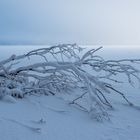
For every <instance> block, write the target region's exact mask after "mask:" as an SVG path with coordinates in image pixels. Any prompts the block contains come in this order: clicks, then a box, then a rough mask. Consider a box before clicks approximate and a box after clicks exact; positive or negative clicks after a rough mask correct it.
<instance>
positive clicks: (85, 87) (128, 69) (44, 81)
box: [0, 44, 140, 120]
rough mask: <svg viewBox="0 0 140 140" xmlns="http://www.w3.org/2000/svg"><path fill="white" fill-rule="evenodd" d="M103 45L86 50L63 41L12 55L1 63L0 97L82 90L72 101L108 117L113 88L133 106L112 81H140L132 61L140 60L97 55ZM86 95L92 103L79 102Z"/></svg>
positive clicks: (86, 109)
mask: <svg viewBox="0 0 140 140" xmlns="http://www.w3.org/2000/svg"><path fill="white" fill-rule="evenodd" d="M101 48H102V47H99V48H97V49H91V50H89V51H87V52H85V51H83V48H81V47H79V46H78V45H76V44H61V45H57V46H52V47H49V48H41V49H37V50H33V51H30V52H28V53H27V54H24V55H19V56H16V55H12V56H11V57H9V58H8V59H6V60H3V61H1V62H0V98H2V97H3V96H5V95H10V96H13V97H17V98H23V97H24V96H25V95H30V94H45V95H55V94H57V93H58V92H62V91H65V92H67V91H72V90H77V89H81V91H82V92H78V95H77V97H76V98H75V99H73V100H72V101H71V104H75V105H78V106H79V107H80V108H82V109H84V110H85V111H87V112H89V114H90V115H91V116H92V117H93V118H96V119H97V120H98V119H102V117H105V118H108V115H107V112H106V109H107V108H112V105H111V103H110V102H109V101H108V99H107V97H106V94H108V93H110V92H111V91H113V92H116V93H117V94H119V95H121V96H122V98H123V99H124V100H125V101H126V102H127V103H128V104H129V105H132V103H131V102H130V101H129V100H128V99H127V98H126V97H125V96H124V94H123V93H122V92H120V91H118V90H117V89H116V88H115V87H114V86H113V84H112V82H114V83H119V81H118V80H117V78H116V77H117V76H118V75H119V74H122V75H126V77H127V79H128V82H129V83H130V84H132V77H134V78H135V79H137V80H138V82H139V81H140V79H139V77H138V75H137V74H138V73H139V71H138V70H137V69H136V68H134V67H133V66H132V65H130V64H129V63H135V62H139V61H140V60H137V59H136V60H131V59H123V60H104V59H103V58H102V57H101V56H98V55H96V52H97V51H98V50H99V49H101ZM80 53H81V54H80ZM32 57H41V58H42V61H39V62H34V61H32ZM24 61H25V62H26V63H24ZM27 61H28V62H29V64H28V63H27ZM22 62H23V63H22ZM19 63H20V64H21V63H22V65H19ZM74 93H75V92H72V94H73V96H75V95H74ZM110 96H111V94H110ZM84 98H86V100H87V104H88V106H84V105H81V104H78V103H77V101H78V100H79V99H81V100H82V99H84Z"/></svg>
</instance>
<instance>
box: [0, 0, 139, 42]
mask: <svg viewBox="0 0 140 140" xmlns="http://www.w3.org/2000/svg"><path fill="white" fill-rule="evenodd" d="M0 42H1V43H6V42H7V43H9V42H15V43H16V42H17V43H46V44H56V43H75V42H76V43H78V44H84V45H85V44H87V45H92V44H96V45H101V44H103V45H140V0H0Z"/></svg>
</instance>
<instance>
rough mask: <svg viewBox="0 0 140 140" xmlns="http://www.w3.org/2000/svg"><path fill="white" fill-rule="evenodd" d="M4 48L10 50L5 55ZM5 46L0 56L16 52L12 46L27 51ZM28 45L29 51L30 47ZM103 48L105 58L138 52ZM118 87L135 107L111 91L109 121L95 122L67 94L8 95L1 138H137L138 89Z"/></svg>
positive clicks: (0, 104)
mask: <svg viewBox="0 0 140 140" xmlns="http://www.w3.org/2000/svg"><path fill="white" fill-rule="evenodd" d="M6 47H7V48H10V49H8V51H7V53H6V55H5V56H4V55H3V54H4V51H6ZM6 47H2V46H1V47H0V50H1V51H0V54H2V55H1V58H2V59H3V58H6V57H8V56H9V55H10V54H12V52H13V53H15V51H14V49H15V50H16V51H17V53H19V52H18V50H20V54H21V52H23V53H24V52H27V49H26V48H24V49H23V46H16V47H15V46H6ZM12 47H13V48H14V49H13V48H12ZM20 47H21V49H20ZM36 47H37V46H36ZM16 48H17V49H16ZM27 48H28V50H31V49H33V46H32V47H31V46H30V47H28V46H27ZM106 49H107V50H106ZM10 50H11V51H10ZM104 50H105V53H103V51H102V54H104V56H105V57H106V58H112V56H113V57H115V58H114V59H116V58H118V59H120V58H123V56H124V58H126V57H131V56H132V57H133V58H138V51H135V53H132V52H133V51H130V50H129V51H130V52H131V54H127V53H126V51H124V54H125V55H124V54H123V51H119V50H121V49H120V48H119V49H116V50H118V51H116V50H114V51H115V52H114V53H113V49H109V48H104ZM109 50H111V51H110V52H109ZM118 56H119V57H118ZM132 57H131V58H132ZM118 88H120V89H122V90H123V91H124V92H125V93H126V96H127V98H128V99H129V100H130V101H131V102H133V103H134V105H135V106H134V107H130V106H128V105H127V104H126V102H125V101H123V99H122V98H121V97H119V96H116V95H115V94H113V93H112V95H111V97H110V101H111V103H112V105H113V106H114V110H108V113H109V115H110V121H103V122H97V121H95V120H93V119H92V118H90V116H89V114H88V113H86V112H84V111H82V110H80V109H78V108H76V107H74V106H72V105H69V104H68V98H69V96H68V95H67V94H64V93H63V94H62V95H61V96H60V95H57V96H43V95H42V96H33V95H32V96H28V97H26V98H24V99H15V100H13V99H10V98H9V97H7V98H5V99H3V100H1V101H0V112H1V113H0V140H140V89H138V87H136V88H133V87H130V86H128V85H124V86H122V85H120V87H118ZM9 101H11V102H9Z"/></svg>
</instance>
